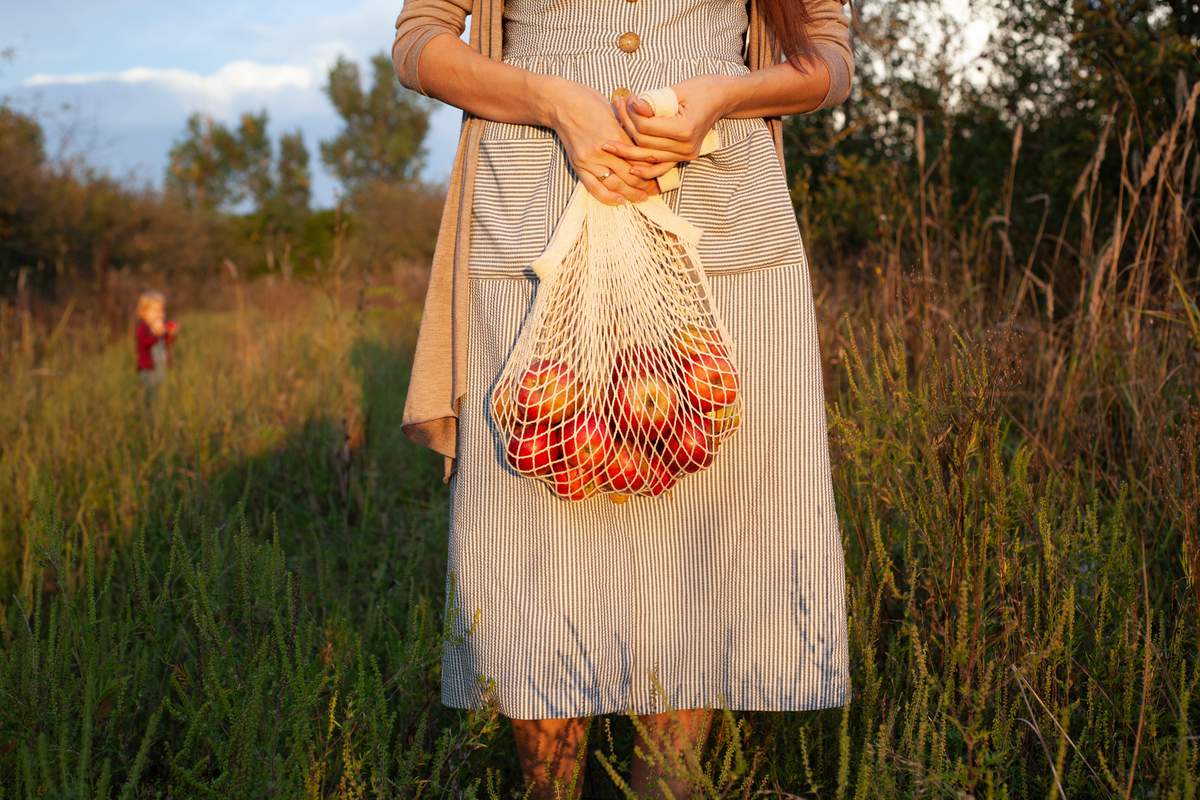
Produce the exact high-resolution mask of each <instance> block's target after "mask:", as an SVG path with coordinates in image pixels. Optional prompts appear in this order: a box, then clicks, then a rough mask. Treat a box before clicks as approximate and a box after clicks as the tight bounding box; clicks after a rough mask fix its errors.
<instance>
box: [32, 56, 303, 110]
mask: <svg viewBox="0 0 1200 800" xmlns="http://www.w3.org/2000/svg"><path fill="white" fill-rule="evenodd" d="M101 83H120V84H132V85H152V86H155V87H158V88H161V89H165V90H166V91H168V92H169V93H171V94H173V95H175V96H176V97H177V98H178V99H179V101H180V103H181V104H183V105H185V106H198V107H202V108H205V109H207V110H209V111H212V112H213V113H216V114H219V115H226V114H229V113H231V112H233V111H235V110H236V109H237V108H238V107H239V106H240V105H241V104H242V101H243V100H244V99H246V98H247V97H249V96H255V95H259V96H261V95H263V94H274V93H277V92H283V91H288V90H295V91H300V92H311V91H315V90H316V89H317V88H318V85H319V80H318V77H317V70H316V69H315V68H313V67H308V66H301V65H297V64H260V63H258V62H256V61H248V60H236V61H230V62H228V63H227V64H225V65H224V66H222V67H221V68H220V69H218V70H217V71H216V72H214V73H212V74H211V75H201V74H199V73H196V72H192V71H189V70H184V69H156V68H152V67H132V68H130V69H126V70H121V71H120V72H85V73H74V74H65V75H52V74H46V73H39V74H36V75H32V76H30V77H29V78H28V79H26V80H25V82H24V85H25V86H26V87H27V88H39V87H52V86H86V85H91V84H101Z"/></svg>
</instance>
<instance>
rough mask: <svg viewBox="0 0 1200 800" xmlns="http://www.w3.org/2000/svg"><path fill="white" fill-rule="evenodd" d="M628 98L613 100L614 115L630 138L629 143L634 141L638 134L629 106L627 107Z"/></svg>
mask: <svg viewBox="0 0 1200 800" xmlns="http://www.w3.org/2000/svg"><path fill="white" fill-rule="evenodd" d="M626 100H627V98H626V97H618V98H616V99H614V100H613V113H614V114H616V116H617V122H619V123H620V124H621V128H622V130H623V131H624V132H625V135H626V136H628V137H629V142H633V141H634V136H635V135H636V134H637V126H636V125H634V124H633V120H632V119H630V114H629V106H628V105H626Z"/></svg>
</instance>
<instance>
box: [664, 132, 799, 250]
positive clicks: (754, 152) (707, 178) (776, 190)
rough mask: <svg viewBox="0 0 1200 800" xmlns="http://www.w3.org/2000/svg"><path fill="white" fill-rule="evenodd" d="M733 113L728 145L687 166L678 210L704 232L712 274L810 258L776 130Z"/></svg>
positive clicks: (702, 246)
mask: <svg viewBox="0 0 1200 800" xmlns="http://www.w3.org/2000/svg"><path fill="white" fill-rule="evenodd" d="M753 121H754V122H759V123H762V124H761V125H744V124H741V123H743V122H745V120H738V119H725V120H721V121H720V122H723V123H733V124H729V125H728V126H727V127H726V129H725V130H723V131H722V135H723V140H724V141H728V143H727V144H724V145H722V146H721V147H718V148H717V149H716V150H712V151H710V152H708V153H706V154H705V155H702V156H697V157H696V158H694V159H692V160H691V161H688V162H686V163H685V164H683V165H681V167H680V179H679V188H678V190H677V191H678V196H677V198H676V205H675V211H676V213H678V214H679V215H680V216H682V217H684V218H685V219H687V220H688V221H689V222H692V223H694V224H695V225H698V226H699V227H700V228H701V229H702V230H703V231H704V232H703V234H702V235H701V236H700V242H699V245H698V250H699V253H700V260H701V262H702V263H703V264H704V271H705V272H707V273H726V272H742V271H746V270H754V269H765V268H769V267H783V266H787V265H789V264H794V263H796V262H799V261H801V260H802V259H803V255H802V251H803V245H802V244H801V241H800V228H799V225H798V224H797V223H796V212H795V210H794V209H793V207H792V199H791V196H790V195H789V193H788V188H787V178H786V176H785V175H784V172H783V169H782V167H781V165H780V163H779V158H778V156H776V154H775V144H774V141H773V140H772V138H771V133H770V130H769V129H768V128H767V127H766V124H765V123H764V122H763V121H762V120H761V119H755V120H753Z"/></svg>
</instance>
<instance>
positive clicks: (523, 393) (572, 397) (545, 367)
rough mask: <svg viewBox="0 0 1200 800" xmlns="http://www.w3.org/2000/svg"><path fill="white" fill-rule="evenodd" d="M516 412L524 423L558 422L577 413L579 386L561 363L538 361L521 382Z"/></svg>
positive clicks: (544, 359) (573, 375)
mask: <svg viewBox="0 0 1200 800" xmlns="http://www.w3.org/2000/svg"><path fill="white" fill-rule="evenodd" d="M515 400H516V409H517V412H518V414H519V415H520V416H521V418H522V420H523V421H524V422H542V421H546V422H558V421H560V420H562V419H565V418H566V417H569V416H570V415H571V414H574V413H575V408H576V406H577V405H578V403H579V384H578V382H577V381H576V380H575V371H574V370H573V369H571V368H570V367H568V366H567V365H566V364H564V363H562V362H561V361H555V360H554V359H550V358H539V359H535V360H534V361H533V362H532V363H531V364H530V365H529V366H528V367H527V368H526V369H525V371H524V372H523V373H521V378H520V380H519V381H518V382H517V391H516V397H515Z"/></svg>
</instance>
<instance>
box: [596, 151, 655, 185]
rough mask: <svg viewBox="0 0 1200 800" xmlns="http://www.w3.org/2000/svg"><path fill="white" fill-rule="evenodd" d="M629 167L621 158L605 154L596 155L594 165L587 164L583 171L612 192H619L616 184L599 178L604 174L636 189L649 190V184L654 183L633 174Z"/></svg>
mask: <svg viewBox="0 0 1200 800" xmlns="http://www.w3.org/2000/svg"><path fill="white" fill-rule="evenodd" d="M631 166H633V165H632V164H630V163H629V162H628V161H626V160H625V159H623V158H618V157H616V156H611V155H608V154H607V153H597V158H596V159H595V163H594V165H593V164H592V163H589V164H588V165H587V166H586V167H585V169H587V170H589V171H590V172H591V173H592V174H593V175H594V176H595V177H596V180H598V181H600V182H601V183H602V184H604V185H605V186H606V187H608V188H610V189H612V190H613V191H619V189H618V188H617V186H616V184H614V183H607V182H605V181H604V180H603V179H602V178H601V176H602V175H604V174H605V173H609V174H612V175H615V176H616V177H617V178H619V179H620V180H621V181H622V182H624V183H625V184H627V185H629V186H632V187H634V188H636V189H641V190H642V191H648V190H649V188H650V187H649V184H651V183H654V181H653V180H651V179H649V178H647V177H646V176H641V175H635V174H633V172H632V171H631V170H630V167H631ZM651 177H652V176H651Z"/></svg>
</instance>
